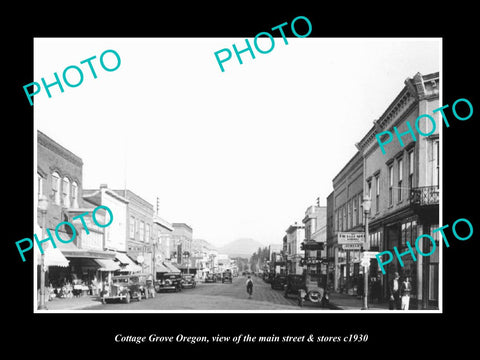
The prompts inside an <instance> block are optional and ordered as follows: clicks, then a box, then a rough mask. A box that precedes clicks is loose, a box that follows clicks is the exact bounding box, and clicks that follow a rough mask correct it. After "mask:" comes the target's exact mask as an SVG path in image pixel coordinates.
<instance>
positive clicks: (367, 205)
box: [362, 195, 372, 310]
mask: <svg viewBox="0 0 480 360" xmlns="http://www.w3.org/2000/svg"><path fill="white" fill-rule="evenodd" d="M362 205H363V212H364V214H365V241H364V249H363V250H364V251H365V248H366V245H367V242H368V215H369V214H370V208H371V206H372V199H371V198H370V196H368V195H365V196H364V197H363V204H362ZM362 310H368V264H367V263H364V266H363V308H362Z"/></svg>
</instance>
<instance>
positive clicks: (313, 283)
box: [298, 275, 329, 307]
mask: <svg viewBox="0 0 480 360" xmlns="http://www.w3.org/2000/svg"><path fill="white" fill-rule="evenodd" d="M303 279H304V284H305V286H304V287H303V288H301V289H300V290H299V293H298V305H299V306H303V305H304V303H305V302H311V303H313V304H319V305H321V306H322V307H325V306H327V305H328V302H329V299H328V293H327V292H326V291H325V289H324V288H323V287H322V286H319V281H320V279H313V278H311V277H310V275H307V276H306V277H304V278H303Z"/></svg>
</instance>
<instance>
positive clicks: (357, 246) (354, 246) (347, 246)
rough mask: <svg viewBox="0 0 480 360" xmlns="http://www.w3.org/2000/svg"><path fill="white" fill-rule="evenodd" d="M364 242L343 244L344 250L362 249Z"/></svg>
mask: <svg viewBox="0 0 480 360" xmlns="http://www.w3.org/2000/svg"><path fill="white" fill-rule="evenodd" d="M362 245H363V242H362V243H359V244H344V245H342V248H343V250H360V249H361V248H362Z"/></svg>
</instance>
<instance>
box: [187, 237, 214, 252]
mask: <svg viewBox="0 0 480 360" xmlns="http://www.w3.org/2000/svg"><path fill="white" fill-rule="evenodd" d="M203 249H207V250H217V247H216V246H214V245H212V244H210V243H209V242H208V241H207V240H203V239H192V251H195V250H203Z"/></svg>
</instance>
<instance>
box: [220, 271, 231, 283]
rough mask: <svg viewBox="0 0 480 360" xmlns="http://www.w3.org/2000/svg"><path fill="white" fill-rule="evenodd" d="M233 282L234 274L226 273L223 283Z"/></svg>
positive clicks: (223, 275)
mask: <svg viewBox="0 0 480 360" xmlns="http://www.w3.org/2000/svg"><path fill="white" fill-rule="evenodd" d="M226 282H229V283H231V282H232V272H231V271H230V270H227V271H224V272H223V274H222V283H226Z"/></svg>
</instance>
